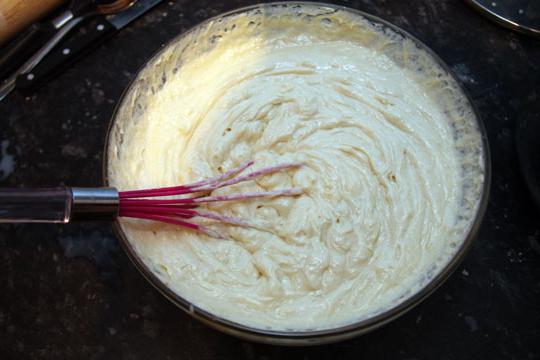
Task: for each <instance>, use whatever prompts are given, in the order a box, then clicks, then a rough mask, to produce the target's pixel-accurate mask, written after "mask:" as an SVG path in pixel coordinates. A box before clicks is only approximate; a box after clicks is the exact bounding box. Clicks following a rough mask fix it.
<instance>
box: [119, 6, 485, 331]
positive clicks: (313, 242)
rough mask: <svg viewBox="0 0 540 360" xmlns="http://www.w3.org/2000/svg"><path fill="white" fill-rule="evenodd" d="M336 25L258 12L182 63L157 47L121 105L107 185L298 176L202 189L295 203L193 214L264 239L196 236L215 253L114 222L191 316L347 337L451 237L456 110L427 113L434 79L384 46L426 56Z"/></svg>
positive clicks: (422, 275)
mask: <svg viewBox="0 0 540 360" xmlns="http://www.w3.org/2000/svg"><path fill="white" fill-rule="evenodd" d="M347 16H348V15H342V14H339V13H336V14H332V15H329V16H327V17H325V18H324V19H322V20H320V21H319V19H317V18H314V19H312V20H306V19H301V18H296V17H292V18H291V17H285V18H282V17H274V18H271V17H268V18H267V19H265V16H264V15H262V19H263V21H262V24H259V25H256V24H255V25H254V24H249V20H251V19H244V18H242V17H241V16H240V17H238V18H235V19H233V20H231V21H230V22H229V25H226V24H225V25H223V27H225V26H228V28H227V32H223V31H222V33H221V35H222V37H221V38H216V39H214V40H213V42H212V44H211V46H209V49H206V50H205V51H204V52H202V53H198V54H197V55H196V56H193V57H188V56H187V55H185V54H184V55H182V56H183V58H182V59H183V60H182V62H181V63H180V62H178V61H177V59H178V58H179V56H180V55H179V54H180V53H181V52H180V50H179V48H180V46H176V47H173V48H171V49H170V50H167V51H165V53H163V54H162V55H161V57H160V58H159V59H158V60H156V61H155V62H154V63H153V65H152V66H153V70H154V73H159V71H163V73H164V74H165V75H163V76H162V75H161V73H159V75H150V74H151V73H150V72H148V71H147V73H143V74H142V75H141V78H144V77H145V76H146V79H145V81H148V82H149V84H151V85H152V86H150V85H149V86H148V87H147V89H146V91H147V92H148V96H147V97H146V98H145V99H144V100H141V102H142V103H143V105H142V106H138V103H137V101H134V100H133V99H135V97H134V96H132V97H129V96H128V100H126V101H125V102H124V104H123V108H124V109H130V110H129V111H130V112H129V116H131V117H132V118H133V121H131V122H130V124H129V125H126V127H125V129H123V130H122V133H123V134H122V138H123V140H122V143H121V144H115V146H114V148H113V149H112V150H111V154H110V157H111V158H110V161H109V176H110V181H111V184H112V185H114V186H117V187H118V188H120V189H139V188H148V187H156V186H170V185H174V184H182V183H187V182H191V181H195V180H199V179H202V178H206V177H210V176H214V175H216V174H219V173H220V172H224V171H226V170H228V169H231V168H233V167H236V166H238V165H240V164H241V163H244V162H246V161H248V160H254V161H255V165H254V168H259V167H263V166H270V165H275V164H278V163H284V162H301V163H303V164H304V166H303V167H301V168H299V169H294V170H288V171H285V172H281V173H277V174H274V175H271V176H267V177H264V178H261V179H258V180H256V181H252V182H248V183H243V184H239V185H237V186H234V187H232V188H230V189H223V190H220V191H219V192H218V193H220V194H225V193H232V192H251V191H266V190H272V189H282V188H292V187H300V188H303V189H304V194H303V195H301V196H298V197H294V198H273V199H264V200H255V201H249V202H236V203H224V204H213V205H211V206H210V208H211V209H213V210H215V211H218V212H220V213H223V214H225V215H229V216H236V217H241V218H244V219H247V220H250V221H252V222H254V223H256V224H258V225H260V226H261V227H263V228H265V229H268V231H263V230H257V229H247V228H240V227H235V226H231V225H221V224H215V225H214V224H213V223H212V222H204V223H205V224H208V225H211V226H215V227H216V228H219V229H220V230H221V231H224V232H226V233H227V234H228V236H229V238H230V240H216V239H213V238H209V237H206V236H202V235H200V234H198V233H195V232H192V231H189V230H184V229H181V228H178V227H174V226H169V225H164V224H158V223H152V222H146V221H134V220H124V221H122V222H121V225H122V229H123V230H124V232H125V233H126V234H127V237H128V239H129V241H130V242H131V243H132V244H133V246H134V247H135V249H136V251H137V252H138V253H139V254H140V256H141V257H142V258H143V259H144V261H145V262H146V263H147V265H149V266H150V268H151V269H153V271H155V272H156V274H158V276H159V277H160V279H161V280H162V281H163V282H165V283H166V284H167V285H168V286H169V287H171V288H172V289H173V290H174V291H176V292H177V293H178V294H180V295H181V296H183V297H184V298H186V299H188V300H189V301H191V302H193V303H194V304H195V305H196V306H199V307H201V308H203V309H205V310H207V311H209V312H211V313H213V314H215V315H218V316H220V317H224V318H227V319H229V320H233V321H236V322H239V323H242V324H245V325H249V326H254V327H257V328H271V329H276V330H285V329H292V330H308V329H324V328H331V327H336V326H340V325H344V324H349V323H352V322H354V321H358V320H359V319H363V318H366V317H368V316H371V315H373V314H376V313H378V312H380V311H383V310H385V309H388V308H389V307H391V306H392V305H394V304H395V303H397V302H400V301H402V300H403V299H404V298H406V297H408V296H410V295H411V294H413V293H414V292H416V291H417V290H418V289H419V288H420V287H421V286H423V285H425V283H426V281H427V280H429V279H430V278H431V277H432V276H433V275H434V274H436V273H437V271H438V270H440V268H441V267H442V266H443V265H444V264H445V263H446V262H447V261H448V260H449V258H450V257H451V255H452V254H453V252H454V250H453V249H454V247H455V246H456V244H459V242H460V241H461V240H462V239H461V237H462V236H463V234H462V232H460V231H456V230H455V228H456V226H457V223H458V221H457V215H458V212H459V210H460V202H461V201H462V200H461V198H462V188H463V181H462V171H461V163H460V156H459V154H458V151H457V150H456V148H457V145H456V141H457V140H456V136H455V134H454V130H453V128H452V126H451V124H452V121H453V120H452V119H450V116H451V113H449V112H448V111H446V110H445V107H447V106H448V104H452V102H454V101H455V102H456V103H457V102H458V100H459V99H447V98H446V99H444V101H443V100H441V97H442V95H441V94H443V95H444V93H443V92H442V89H443V88H444V87H447V86H449V85H448V83H447V82H445V81H446V80H447V79H446V80H444V79H440V78H435V77H433V76H432V74H433V72H432V69H426V68H424V69H420V71H415V69H414V67H412V66H407V61H408V60H407V59H408V58H407V57H405V56H403V57H402V59H404V60H403V61H401V63H400V61H399V59H400V56H389V55H388V49H389V48H391V47H393V46H394V47H396V50H395V51H401V52H403V53H405V52H407V56H408V55H410V53H411V52H417V53H422V56H424V57H428V58H429V56H428V55H426V54H425V53H423V52H422V51H421V50H419V49H417V48H416V47H414V45H411V44H410V43H406V42H403V41H401V40H400V39H399V38H398V39H396V38H395V37H394V35H395V34H394V35H393V34H390V33H382V32H378V31H377V30H376V28H373V27H370V25H368V24H367V23H362V24H363V25H362V26H363V27H362V26H357V25H355V24H353V23H352V22H351V21H350V18H348V17H347ZM260 17H261V16H260ZM358 21H362V20H361V19H360V20H358ZM232 23H234V24H235V26H234V27H232V26H231V24H232ZM362 29H363V30H362ZM221 30H222V28H221ZM202 36H203V35H201V34H195V35H193V37H195V38H196V37H202ZM204 36H206V35H204ZM396 44H397V45H396ZM398 45H399V47H398ZM393 51H394V50H393ZM396 59H398V60H396ZM424 65H425V64H424ZM431 65H432V66H433V67H435V63H434V62H433V63H432V64H431ZM438 70H440V69H438ZM152 76H154V77H155V78H152ZM162 77H163V78H165V77H166V79H163V80H164V81H161V80H162V79H161V78H162ZM439 77H440V76H439ZM443 80H444V81H443ZM163 82H164V84H163ZM148 88H150V89H148ZM130 99H131V100H132V101H131V102H130ZM126 111H127V110H125V111H124V113H126ZM120 114H122V111H121V112H120ZM475 139H476V138H475Z"/></svg>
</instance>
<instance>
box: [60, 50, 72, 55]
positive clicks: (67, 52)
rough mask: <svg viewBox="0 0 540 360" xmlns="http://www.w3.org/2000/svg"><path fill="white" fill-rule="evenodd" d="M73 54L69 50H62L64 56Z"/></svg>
mask: <svg viewBox="0 0 540 360" xmlns="http://www.w3.org/2000/svg"><path fill="white" fill-rule="evenodd" d="M70 52H71V50H70V49H69V48H65V49H63V50H62V54H64V55H69V53H70Z"/></svg>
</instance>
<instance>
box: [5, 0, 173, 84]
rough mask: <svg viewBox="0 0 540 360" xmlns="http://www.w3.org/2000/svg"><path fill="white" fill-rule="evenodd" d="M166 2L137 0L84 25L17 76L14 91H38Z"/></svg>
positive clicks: (160, 0)
mask: <svg viewBox="0 0 540 360" xmlns="http://www.w3.org/2000/svg"><path fill="white" fill-rule="evenodd" d="M162 1H163V0H138V1H137V2H135V3H134V4H133V6H131V7H130V8H129V9H127V10H124V11H123V12H121V13H119V14H116V15H110V16H107V17H104V16H97V17H94V18H93V19H91V20H90V21H88V22H87V23H85V24H83V26H82V29H81V31H79V32H78V33H77V34H73V35H72V36H71V37H69V38H67V39H65V40H64V41H63V42H61V43H60V44H58V45H57V46H56V48H55V49H54V50H52V51H51V53H50V54H49V55H48V56H47V57H45V58H44V59H43V60H42V61H41V63H40V64H38V65H37V66H36V67H35V68H34V69H33V70H32V71H31V72H30V73H27V74H21V75H19V76H18V77H17V80H16V82H15V88H16V89H17V90H19V91H20V92H22V93H24V94H28V93H31V92H33V91H35V90H36V89H37V88H39V87H40V86H42V85H44V84H45V83H46V82H47V81H48V80H50V79H51V78H53V77H54V76H56V75H58V74H60V73H62V71H63V70H65V69H66V68H67V67H68V66H69V65H71V64H72V63H73V62H75V61H76V60H77V59H79V58H80V57H81V56H83V55H85V54H87V53H88V52H89V51H91V50H92V49H94V48H96V47H97V46H98V45H99V44H101V43H103V42H104V41H105V40H107V39H108V38H110V37H111V36H112V35H114V34H116V33H117V32H118V31H120V30H121V29H123V28H124V27H126V26H127V25H128V24H130V23H131V22H133V21H134V20H136V19H137V18H139V17H140V16H142V15H143V14H145V13H146V12H148V11H149V10H151V9H152V8H154V7H155V6H156V5H158V4H159V3H160V2H162Z"/></svg>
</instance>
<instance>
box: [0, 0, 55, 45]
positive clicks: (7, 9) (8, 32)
mask: <svg viewBox="0 0 540 360" xmlns="http://www.w3.org/2000/svg"><path fill="white" fill-rule="evenodd" d="M64 1H65V0H0V45H3V44H4V43H5V42H7V40H9V39H11V38H12V37H13V36H14V35H16V34H17V33H18V32H19V31H21V30H22V29H24V28H25V27H27V26H28V25H30V24H31V23H32V22H34V21H36V20H38V19H39V18H41V17H42V16H44V15H46V14H47V13H49V12H50V11H51V10H53V9H54V8H56V7H57V6H59V5H60V4H61V3H63V2H64Z"/></svg>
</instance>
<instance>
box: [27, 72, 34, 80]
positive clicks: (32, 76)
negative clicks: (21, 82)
mask: <svg viewBox="0 0 540 360" xmlns="http://www.w3.org/2000/svg"><path fill="white" fill-rule="evenodd" d="M26 80H34V74H32V73H30V74H28V75H26Z"/></svg>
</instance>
